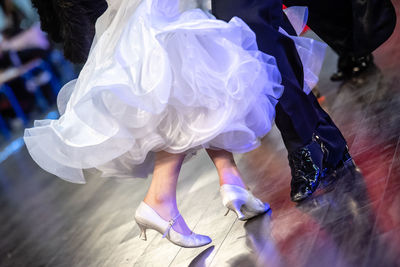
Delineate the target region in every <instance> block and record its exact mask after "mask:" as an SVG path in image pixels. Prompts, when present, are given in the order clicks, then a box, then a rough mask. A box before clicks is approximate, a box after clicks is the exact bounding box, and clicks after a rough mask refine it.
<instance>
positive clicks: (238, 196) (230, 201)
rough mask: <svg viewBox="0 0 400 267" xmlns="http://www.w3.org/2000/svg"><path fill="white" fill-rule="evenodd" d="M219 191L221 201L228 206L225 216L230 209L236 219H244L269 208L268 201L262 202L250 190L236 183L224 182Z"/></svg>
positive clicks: (264, 211)
mask: <svg viewBox="0 0 400 267" xmlns="http://www.w3.org/2000/svg"><path fill="white" fill-rule="evenodd" d="M220 193H221V196H222V203H223V204H224V206H225V207H227V208H228V211H227V212H226V214H225V216H226V215H227V214H228V213H229V211H230V210H231V211H233V212H234V213H235V214H236V215H237V218H238V220H241V221H245V220H249V219H251V218H253V217H255V216H257V215H260V214H263V213H266V212H267V211H268V210H269V209H270V207H269V204H268V203H263V202H262V201H261V200H259V199H258V198H256V197H255V196H254V195H253V194H252V193H251V192H250V191H248V190H246V189H244V188H242V187H240V186H237V185H228V184H224V185H222V186H221V188H220Z"/></svg>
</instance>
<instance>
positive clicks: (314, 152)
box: [288, 136, 327, 202]
mask: <svg viewBox="0 0 400 267" xmlns="http://www.w3.org/2000/svg"><path fill="white" fill-rule="evenodd" d="M317 139H318V136H314V137H313V138H312V141H311V142H310V143H309V144H308V145H306V146H304V147H301V148H299V149H297V150H296V151H294V152H292V153H290V154H289V156H288V159H289V166H290V169H291V173H292V181H291V183H290V186H291V191H290V197H291V199H292V201H294V202H299V201H302V200H304V199H306V198H307V197H308V196H310V195H311V194H312V193H314V191H315V190H316V189H317V187H318V185H319V182H320V177H321V175H322V166H323V162H324V158H325V157H326V155H325V154H326V153H327V152H325V151H326V150H325V149H324V148H323V147H322V146H321V144H320V143H319V142H318V140H317Z"/></svg>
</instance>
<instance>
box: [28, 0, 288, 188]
mask: <svg viewBox="0 0 400 267" xmlns="http://www.w3.org/2000/svg"><path fill="white" fill-rule="evenodd" d="M108 4H109V7H108V9H107V10H106V12H105V13H104V14H103V15H102V16H101V17H100V18H99V19H98V21H97V22H96V35H95V38H94V41H93V44H92V48H91V51H90V54H89V57H88V60H87V62H86V64H85V65H84V67H83V69H82V71H81V73H80V75H79V77H78V79H76V80H73V81H71V82H69V83H68V84H66V85H65V86H64V87H63V88H62V90H61V91H60V94H59V96H58V108H59V111H60V114H61V117H60V118H59V119H58V120H40V121H36V122H35V125H34V127H33V128H30V129H26V130H25V136H24V140H25V143H26V146H27V148H28V151H29V153H30V154H31V156H32V158H33V159H34V160H35V161H36V162H37V163H38V165H40V166H41V167H42V168H43V169H45V170H46V171H48V172H50V173H53V174H55V175H57V176H59V177H60V178H62V179H65V180H67V181H70V182H74V183H84V182H85V179H84V175H83V172H82V170H83V169H90V168H96V169H98V170H100V171H102V173H103V176H106V177H145V176H146V175H147V174H148V173H149V172H150V171H151V170H152V165H153V154H154V153H153V152H155V151H161V150H164V151H168V152H170V153H181V152H188V151H192V150H193V151H195V150H196V149H199V148H215V149H225V150H228V151H231V152H246V151H250V150H252V149H254V148H256V147H257V146H258V145H259V140H260V138H261V137H263V136H264V135H265V134H266V133H267V132H268V131H269V130H270V128H271V125H272V123H273V119H274V115H275V104H276V103H277V100H278V99H279V97H280V96H281V94H282V91H283V87H282V86H281V85H280V82H281V76H280V73H279V71H278V68H277V66H276V63H275V59H274V58H273V57H272V56H269V55H266V54H264V53H262V52H260V51H258V49H257V44H256V37H255V35H254V33H253V32H252V31H251V30H250V29H249V28H248V26H247V25H246V24H245V23H244V22H243V21H242V20H240V19H239V18H233V19H232V20H231V21H230V22H229V23H226V22H223V21H220V20H216V19H215V18H214V17H213V16H211V15H210V14H208V13H206V12H203V11H201V10H200V9H192V10H187V11H184V12H180V11H179V1H178V0H143V1H137V0H108Z"/></svg>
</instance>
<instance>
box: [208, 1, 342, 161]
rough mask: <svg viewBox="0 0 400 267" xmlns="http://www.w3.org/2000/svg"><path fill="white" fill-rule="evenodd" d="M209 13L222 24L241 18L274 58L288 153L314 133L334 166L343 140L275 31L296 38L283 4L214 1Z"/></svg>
mask: <svg viewBox="0 0 400 267" xmlns="http://www.w3.org/2000/svg"><path fill="white" fill-rule="evenodd" d="M212 12H213V14H214V15H215V16H216V17H217V18H218V19H222V20H225V21H229V20H230V19H231V18H232V17H233V16H237V17H239V18H241V19H242V20H243V21H245V22H246V23H247V25H249V27H250V28H251V29H252V30H253V31H254V32H255V34H256V36H257V43H258V47H259V49H260V50H261V51H263V52H265V53H267V54H269V55H273V56H274V57H275V58H276V61H277V64H278V67H279V70H280V72H281V74H282V79H283V81H282V84H283V85H284V87H285V90H284V93H283V95H282V97H281V99H280V100H279V103H278V105H277V106H276V119H275V121H276V124H277V126H278V128H279V130H280V131H281V134H282V138H283V141H284V143H285V145H286V148H287V149H288V151H289V153H290V152H293V151H295V150H296V149H298V148H300V147H303V146H305V145H307V144H308V143H310V142H311V140H312V137H313V134H317V135H318V136H319V137H320V139H321V140H322V141H323V143H324V145H325V147H326V148H327V149H328V150H329V157H328V159H327V163H328V164H329V165H331V166H336V164H337V163H338V162H339V161H340V160H341V157H342V155H343V152H344V151H345V147H346V141H345V139H344V138H343V136H342V134H341V133H340V131H339V130H338V128H337V127H336V126H335V124H334V123H333V122H332V120H331V118H330V117H329V115H328V114H327V113H326V112H325V111H324V110H323V109H322V108H321V107H320V105H319V103H318V101H317V100H316V98H315V97H314V95H313V94H312V93H311V94H309V95H306V94H305V93H304V92H303V90H302V88H303V82H304V80H303V69H302V64H301V61H300V58H299V56H298V54H297V51H296V49H295V45H294V43H293V41H292V39H290V38H289V37H287V36H285V35H283V34H281V33H279V32H278V29H279V27H282V28H283V29H284V30H285V31H286V32H288V33H289V34H293V35H295V32H294V29H293V28H292V26H291V25H290V23H289V22H288V19H287V18H286V16H285V15H284V13H283V12H282V1H281V0H235V1H232V0H213V1H212Z"/></svg>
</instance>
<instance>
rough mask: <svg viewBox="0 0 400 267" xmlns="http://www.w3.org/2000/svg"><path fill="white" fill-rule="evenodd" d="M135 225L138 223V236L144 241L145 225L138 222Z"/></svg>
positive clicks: (145, 238)
mask: <svg viewBox="0 0 400 267" xmlns="http://www.w3.org/2000/svg"><path fill="white" fill-rule="evenodd" d="M137 225H138V226H139V228H140V235H139V238H140V239H142V240H144V241H147V236H146V227H145V226H144V225H141V224H139V223H137Z"/></svg>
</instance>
